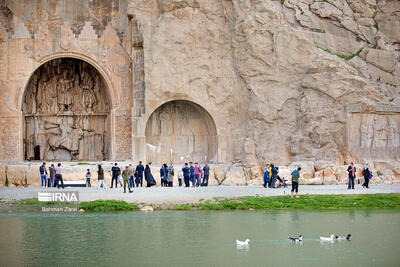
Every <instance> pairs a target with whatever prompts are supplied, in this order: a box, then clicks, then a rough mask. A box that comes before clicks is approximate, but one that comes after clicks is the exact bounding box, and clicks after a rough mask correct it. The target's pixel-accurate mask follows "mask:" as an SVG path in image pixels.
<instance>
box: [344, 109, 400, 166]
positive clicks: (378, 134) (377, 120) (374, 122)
mask: <svg viewBox="0 0 400 267" xmlns="http://www.w3.org/2000/svg"><path fill="white" fill-rule="evenodd" d="M350 127H351V129H350V138H349V142H350V144H349V147H350V148H351V152H352V154H353V155H356V156H357V157H359V158H363V159H377V160H384V159H389V158H392V159H396V158H400V114H353V116H352V119H351V126H350Z"/></svg>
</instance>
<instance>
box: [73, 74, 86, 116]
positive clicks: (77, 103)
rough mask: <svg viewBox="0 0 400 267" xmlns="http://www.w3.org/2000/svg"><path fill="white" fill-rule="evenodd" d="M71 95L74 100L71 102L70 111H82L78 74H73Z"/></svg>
mask: <svg viewBox="0 0 400 267" xmlns="http://www.w3.org/2000/svg"><path fill="white" fill-rule="evenodd" d="M72 95H73V99H74V102H73V104H72V111H74V112H82V110H83V108H84V107H83V105H82V103H81V102H82V87H81V86H80V83H79V74H77V73H76V74H75V75H74V83H73V89H72Z"/></svg>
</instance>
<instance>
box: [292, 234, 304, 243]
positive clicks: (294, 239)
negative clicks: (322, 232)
mask: <svg viewBox="0 0 400 267" xmlns="http://www.w3.org/2000/svg"><path fill="white" fill-rule="evenodd" d="M289 239H290V240H292V241H294V242H301V241H303V235H300V236H299V237H289Z"/></svg>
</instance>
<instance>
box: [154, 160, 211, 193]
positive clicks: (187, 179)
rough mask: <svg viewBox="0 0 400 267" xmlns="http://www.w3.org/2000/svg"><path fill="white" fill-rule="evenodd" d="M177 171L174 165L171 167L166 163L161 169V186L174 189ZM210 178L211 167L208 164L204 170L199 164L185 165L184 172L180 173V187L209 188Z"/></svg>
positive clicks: (180, 171) (190, 163)
mask: <svg viewBox="0 0 400 267" xmlns="http://www.w3.org/2000/svg"><path fill="white" fill-rule="evenodd" d="M174 175H175V170H174V165H173V164H172V163H171V164H170V165H169V166H168V165H167V164H166V163H164V164H163V165H162V166H161V168H160V179H161V186H165V187H173V180H174ZM209 177H210V167H209V166H208V164H207V163H206V164H205V165H204V167H203V168H202V167H201V166H200V164H199V163H198V162H195V163H194V166H193V162H189V163H187V162H186V163H185V165H184V166H183V168H182V170H179V171H178V186H182V185H183V183H184V184H185V187H190V183H192V186H193V187H198V186H208V179H209Z"/></svg>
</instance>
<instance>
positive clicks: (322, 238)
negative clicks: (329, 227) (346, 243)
mask: <svg viewBox="0 0 400 267" xmlns="http://www.w3.org/2000/svg"><path fill="white" fill-rule="evenodd" d="M319 239H321V241H333V240H335V239H336V236H335V235H334V234H332V235H331V236H330V237H323V236H320V237H319Z"/></svg>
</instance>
